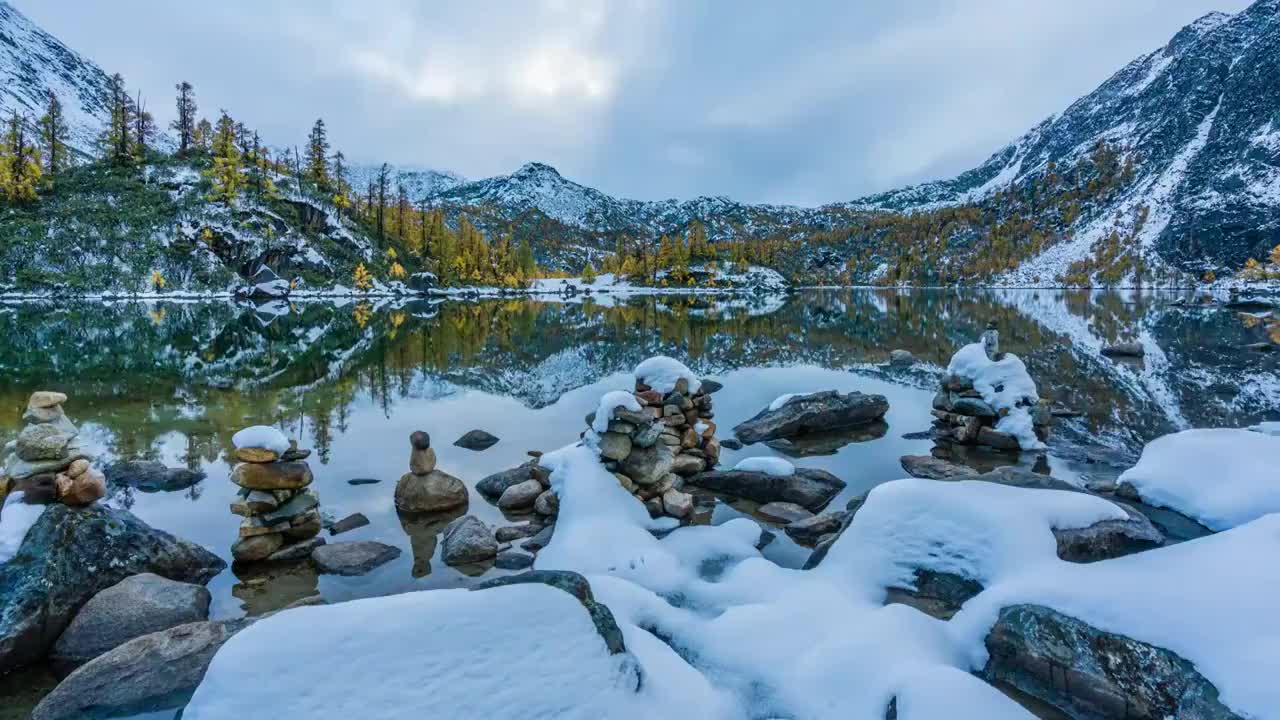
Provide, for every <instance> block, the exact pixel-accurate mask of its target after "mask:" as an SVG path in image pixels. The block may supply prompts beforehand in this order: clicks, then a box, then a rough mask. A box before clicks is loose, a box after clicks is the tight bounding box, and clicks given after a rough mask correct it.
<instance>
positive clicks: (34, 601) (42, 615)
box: [0, 504, 227, 674]
mask: <svg viewBox="0 0 1280 720" xmlns="http://www.w3.org/2000/svg"><path fill="white" fill-rule="evenodd" d="M226 566H227V565H226V563H225V562H224V561H223V560H222V559H221V558H219V557H218V556H217V555H214V554H213V553H211V552H209V551H208V550H205V549H204V548H202V547H199V546H198V545H194V544H192V543H189V542H187V541H185V540H180V539H178V538H176V537H174V536H172V535H170V534H169V533H166V532H163V531H160V530H156V529H155V528H152V527H150V526H149V525H147V524H146V523H144V522H142V521H141V520H139V519H138V518H137V517H135V516H134V515H133V514H132V513H130V512H128V511H125V510H116V509H113V508H109V507H104V506H102V505H97V504H95V505H90V506H88V507H84V508H70V507H67V506H65V505H50V506H49V507H48V508H46V509H45V511H44V513H42V514H41V516H40V519H39V520H37V521H36V523H35V525H33V526H32V527H31V529H30V530H29V531H28V532H27V535H26V537H25V538H24V539H23V541H22V545H21V546H20V547H19V548H18V552H17V554H15V555H14V557H13V558H12V559H11V560H9V562H7V563H4V564H2V565H0V598H3V599H4V602H3V603H0V674H3V673H5V672H8V671H10V670H13V669H14V668H18V667H21V666H23V665H26V664H29V663H32V662H36V661H38V660H42V659H43V658H45V657H46V656H47V654H48V652H49V650H50V649H51V648H52V647H53V645H54V642H55V641H57V639H58V637H59V636H60V635H62V633H63V631H64V630H66V628H67V626H68V625H69V624H70V623H71V620H72V618H73V617H74V616H75V614H76V613H77V612H78V611H79V610H80V608H82V607H83V606H84V605H85V603H87V602H88V601H89V599H90V598H92V597H93V596H95V595H97V594H98V593H100V592H102V591H103V590H106V589H107V588H109V587H111V586H113V585H115V584H117V583H119V582H120V581H121V580H124V579H125V578H127V577H129V576H131V575H138V574H140V573H154V574H156V575H160V576H162V577H166V578H170V579H172V580H178V581H181V582H188V583H195V584H199V585H203V584H204V583H206V582H208V581H209V580H210V579H211V578H212V577H213V576H214V575H217V574H218V573H219V572H221V571H222V570H223V569H224V568H226Z"/></svg>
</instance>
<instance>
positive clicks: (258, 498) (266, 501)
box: [231, 490, 280, 516]
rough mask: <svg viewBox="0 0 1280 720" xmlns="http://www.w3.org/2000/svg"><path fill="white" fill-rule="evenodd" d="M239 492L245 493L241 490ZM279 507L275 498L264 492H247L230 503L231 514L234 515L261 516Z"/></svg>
mask: <svg viewBox="0 0 1280 720" xmlns="http://www.w3.org/2000/svg"><path fill="white" fill-rule="evenodd" d="M241 492H246V491H244V490H242V491H241ZM278 507H280V502H279V501H278V500H276V496H275V495H272V494H271V493H269V492H266V491H265V490H249V491H247V492H246V494H245V495H243V496H240V497H239V498H238V499H237V500H236V501H235V502H233V503H231V512H232V513H234V514H236V515H244V516H249V515H261V514H263V513H266V512H271V511H272V510H275V509H276V508H278Z"/></svg>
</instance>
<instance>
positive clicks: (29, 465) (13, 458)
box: [4, 445, 89, 480]
mask: <svg viewBox="0 0 1280 720" xmlns="http://www.w3.org/2000/svg"><path fill="white" fill-rule="evenodd" d="M72 448H74V445H69V446H67V455H66V457H64V458H62V459H60V460H38V461H34V462H33V461H29V460H23V459H22V458H20V457H18V455H17V453H14V454H13V455H10V456H9V459H8V461H7V462H5V466H4V474H5V475H8V476H9V477H11V478H13V479H14V480H20V479H22V478H26V477H31V476H32V475H43V474H46V473H59V472H62V471H63V470H65V469H67V468H68V467H69V466H70V465H71V463H73V462H75V461H76V460H88V459H89V455H88V453H86V452H85V451H84V450H82V449H79V448H75V449H72Z"/></svg>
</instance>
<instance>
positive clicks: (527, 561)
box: [493, 550, 533, 570]
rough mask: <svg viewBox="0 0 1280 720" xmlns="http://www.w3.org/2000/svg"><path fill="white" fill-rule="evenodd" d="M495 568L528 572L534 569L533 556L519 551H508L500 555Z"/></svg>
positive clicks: (496, 559)
mask: <svg viewBox="0 0 1280 720" xmlns="http://www.w3.org/2000/svg"><path fill="white" fill-rule="evenodd" d="M493 566H494V567H496V568H498V569H499V570H527V569H529V568H531V567H533V556H532V555H530V554H529V553H523V552H520V551H519V550H507V551H506V552H500V553H498V556H497V557H496V558H494V560H493Z"/></svg>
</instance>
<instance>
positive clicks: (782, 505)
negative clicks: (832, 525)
mask: <svg viewBox="0 0 1280 720" xmlns="http://www.w3.org/2000/svg"><path fill="white" fill-rule="evenodd" d="M756 514H757V515H759V516H760V517H762V518H764V519H765V520H769V521H772V522H776V523H779V524H782V525H787V524H790V523H793V522H798V521H801V520H808V519H809V518H812V517H813V513H812V512H809V511H808V510H806V509H804V508H802V507H800V506H799V505H797V504H795V503H791V502H779V501H774V502H770V503H765V504H764V505H761V506H760V507H759V508H758V509H756Z"/></svg>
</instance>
